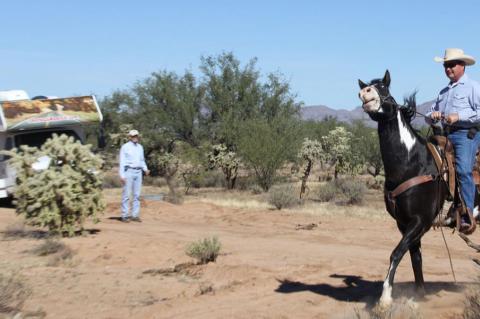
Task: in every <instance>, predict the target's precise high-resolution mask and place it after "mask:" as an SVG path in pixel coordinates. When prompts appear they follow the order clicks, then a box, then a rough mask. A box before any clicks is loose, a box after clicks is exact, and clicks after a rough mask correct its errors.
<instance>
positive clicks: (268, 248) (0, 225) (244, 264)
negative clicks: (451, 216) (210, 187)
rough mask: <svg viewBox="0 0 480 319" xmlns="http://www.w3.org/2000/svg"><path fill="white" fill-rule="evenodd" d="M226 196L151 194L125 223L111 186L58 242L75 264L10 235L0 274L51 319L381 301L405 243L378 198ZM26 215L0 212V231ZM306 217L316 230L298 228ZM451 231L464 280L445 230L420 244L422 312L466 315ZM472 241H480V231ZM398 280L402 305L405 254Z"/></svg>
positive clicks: (216, 313)
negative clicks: (284, 200) (204, 252)
mask: <svg viewBox="0 0 480 319" xmlns="http://www.w3.org/2000/svg"><path fill="white" fill-rule="evenodd" d="M147 191H148V190H147ZM150 191H152V190H150ZM222 197H225V196H222V195H221V194H220V195H218V196H217V199H210V200H208V199H205V198H203V197H202V196H195V197H191V198H187V201H186V202H185V203H184V204H183V205H172V204H169V203H165V202H159V201H145V202H144V206H143V207H142V218H143V223H140V224H139V223H128V224H125V223H121V222H120V221H118V220H117V217H118V216H119V203H118V190H114V191H108V194H107V200H108V202H109V204H108V207H107V209H106V211H105V214H104V215H103V217H102V220H101V222H100V223H99V224H96V225H93V224H89V225H88V227H87V228H88V229H89V230H90V231H91V232H90V234H88V235H86V236H79V237H75V238H65V239H62V242H63V243H65V244H66V245H67V246H69V247H70V248H72V249H73V251H74V256H73V258H72V259H71V260H66V261H64V262H61V263H59V264H57V265H51V264H52V263H51V258H52V257H51V256H50V257H49V256H45V257H42V256H36V255H34V254H32V253H31V249H32V248H34V247H36V246H38V245H40V244H41V243H42V242H43V241H44V239H41V238H40V239H38V238H37V239H35V238H10V239H5V238H4V239H3V240H2V241H1V242H0V272H2V274H7V273H10V272H13V271H14V272H16V273H17V274H18V275H19V276H21V278H23V279H24V280H25V283H26V284H27V285H28V286H29V287H31V289H32V295H31V296H30V298H29V299H28V300H27V301H26V303H25V305H24V311H34V310H36V309H39V308H41V309H42V310H43V311H44V312H45V313H46V317H47V318H355V315H354V313H355V312H354V311H355V310H357V311H358V310H359V311H362V310H363V309H369V308H371V307H372V306H374V304H375V302H376V300H377V299H378V297H379V295H380V293H381V286H382V280H383V278H384V276H385V274H386V271H387V268H388V259H389V255H390V252H391V250H392V249H393V248H394V247H395V245H396V244H397V242H398V241H399V239H400V236H399V233H398V231H397V230H396V227H395V225H394V222H393V220H391V219H390V218H387V217H386V216H385V214H386V213H384V212H383V209H382V208H381V207H382V204H381V202H375V203H373V202H371V203H368V204H366V206H364V207H338V206H335V205H333V204H318V203H312V204H310V205H307V207H302V208H298V209H291V210H286V211H283V210H282V211H277V210H272V209H269V208H265V207H263V206H262V205H261V204H259V205H257V207H255V205H253V204H252V203H250V204H249V202H248V200H247V199H244V200H242V199H240V200H237V201H236V203H237V205H233V204H232V203H233V202H235V201H233V200H232V201H231V203H230V204H229V201H228V200H227V199H225V198H224V200H223V201H222ZM380 198H381V197H380ZM225 203H226V204H225ZM242 203H243V207H242ZM234 206H237V207H234ZM264 206H265V205H264ZM21 221H22V219H21V218H20V217H18V216H16V215H15V213H14V210H13V209H11V208H1V209H0V231H4V230H5V229H6V228H8V227H11V225H13V224H15V223H19V222H21ZM310 223H315V224H317V225H318V227H315V228H313V229H311V230H297V229H296V228H297V225H299V224H300V225H307V224H310ZM213 235H215V236H218V238H219V239H220V241H221V243H222V253H221V255H220V256H219V257H218V260H217V262H216V263H209V264H207V265H201V266H190V267H187V268H186V269H184V270H181V271H179V272H175V273H164V274H160V272H161V270H165V269H169V268H173V267H174V266H175V265H179V264H183V263H188V262H192V261H193V260H192V259H191V258H190V257H188V256H186V254H185V247H186V245H187V244H188V243H190V242H192V241H195V240H198V239H200V238H204V237H207V236H213ZM445 236H446V238H447V242H448V245H449V248H450V251H451V254H452V259H453V265H454V270H455V273H456V277H457V283H454V280H453V277H452V273H451V271H450V266H449V260H448V257H447V252H446V250H445V246H444V243H443V240H442V235H441V232H440V231H438V230H437V231H430V232H429V233H428V234H427V235H426V236H425V237H424V240H423V246H422V247H423V256H424V275H425V279H426V282H427V283H426V289H427V296H426V298H425V299H423V300H418V299H414V301H415V305H416V306H418V311H419V312H420V314H421V315H422V316H423V317H425V318H452V317H459V314H461V312H462V309H463V300H464V299H465V293H466V292H467V290H468V289H467V288H468V287H469V286H472V285H471V283H474V282H476V278H477V276H478V269H477V268H476V266H475V265H474V264H473V262H472V261H471V258H472V257H474V256H475V252H473V251H472V250H471V249H470V248H468V247H467V246H466V245H465V244H464V242H463V241H461V239H460V238H458V236H456V235H452V234H451V232H450V231H447V230H446V231H445ZM471 238H472V239H473V240H474V241H476V242H480V233H479V231H477V233H475V234H474V235H472V236H471ZM395 281H396V285H395V286H394V299H395V302H401V301H402V300H405V299H407V298H410V297H411V296H412V295H413V274H412V271H411V267H410V260H409V256H408V254H407V255H406V256H405V258H404V260H403V261H402V263H401V264H400V266H399V269H398V271H397V276H396V278H395ZM465 287H467V288H465Z"/></svg>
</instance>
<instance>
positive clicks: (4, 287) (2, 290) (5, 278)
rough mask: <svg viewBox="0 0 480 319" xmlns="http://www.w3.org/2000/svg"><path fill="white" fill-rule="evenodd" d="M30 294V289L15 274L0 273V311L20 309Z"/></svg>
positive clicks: (6, 311) (16, 310)
mask: <svg viewBox="0 0 480 319" xmlns="http://www.w3.org/2000/svg"><path fill="white" fill-rule="evenodd" d="M30 295H31V291H30V289H29V288H27V286H26V285H25V284H24V280H23V279H22V278H21V277H19V276H18V275H17V274H0V313H15V312H18V311H20V310H21V309H22V307H23V304H24V302H25V300H27V298H28V297H29V296H30Z"/></svg>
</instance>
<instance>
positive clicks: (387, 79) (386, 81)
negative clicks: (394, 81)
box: [382, 70, 390, 87]
mask: <svg viewBox="0 0 480 319" xmlns="http://www.w3.org/2000/svg"><path fill="white" fill-rule="evenodd" d="M382 82H383V84H385V86H386V87H390V72H388V70H387V71H385V75H384V76H383V80H382Z"/></svg>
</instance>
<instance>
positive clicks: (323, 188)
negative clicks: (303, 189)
mask: <svg viewBox="0 0 480 319" xmlns="http://www.w3.org/2000/svg"><path fill="white" fill-rule="evenodd" d="M316 195H317V196H316V197H317V199H318V200H319V201H321V202H329V201H331V200H333V199H335V197H336V195H337V187H336V186H335V183H333V182H328V183H325V184H323V185H320V187H318V189H317V192H316Z"/></svg>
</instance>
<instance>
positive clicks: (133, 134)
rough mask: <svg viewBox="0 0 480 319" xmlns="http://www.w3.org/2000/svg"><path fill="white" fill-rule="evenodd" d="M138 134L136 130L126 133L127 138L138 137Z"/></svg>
mask: <svg viewBox="0 0 480 319" xmlns="http://www.w3.org/2000/svg"><path fill="white" fill-rule="evenodd" d="M138 135H140V134H138V131H137V130H130V132H128V136H138Z"/></svg>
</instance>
